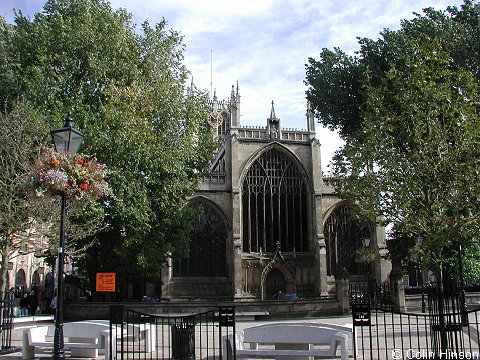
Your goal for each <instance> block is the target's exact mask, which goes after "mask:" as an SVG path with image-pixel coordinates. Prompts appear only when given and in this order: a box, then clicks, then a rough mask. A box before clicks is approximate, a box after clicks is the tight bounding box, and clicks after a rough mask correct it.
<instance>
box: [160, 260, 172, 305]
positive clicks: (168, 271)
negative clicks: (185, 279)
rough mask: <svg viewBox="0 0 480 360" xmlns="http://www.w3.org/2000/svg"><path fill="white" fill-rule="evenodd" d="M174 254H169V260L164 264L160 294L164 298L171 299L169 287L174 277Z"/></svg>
mask: <svg viewBox="0 0 480 360" xmlns="http://www.w3.org/2000/svg"><path fill="white" fill-rule="evenodd" d="M172 271H173V267H172V254H168V255H167V262H166V264H164V265H163V266H162V275H161V278H162V285H161V289H160V296H161V298H162V299H170V293H169V291H168V290H169V287H168V285H169V284H170V280H171V279H172Z"/></svg>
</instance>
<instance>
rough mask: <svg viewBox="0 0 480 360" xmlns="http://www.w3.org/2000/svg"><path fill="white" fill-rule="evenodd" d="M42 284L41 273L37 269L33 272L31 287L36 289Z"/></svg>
mask: <svg viewBox="0 0 480 360" xmlns="http://www.w3.org/2000/svg"><path fill="white" fill-rule="evenodd" d="M39 286H40V274H39V273H38V271H37V270H35V271H34V272H33V274H32V282H31V288H32V290H33V289H36V288H38V287H39Z"/></svg>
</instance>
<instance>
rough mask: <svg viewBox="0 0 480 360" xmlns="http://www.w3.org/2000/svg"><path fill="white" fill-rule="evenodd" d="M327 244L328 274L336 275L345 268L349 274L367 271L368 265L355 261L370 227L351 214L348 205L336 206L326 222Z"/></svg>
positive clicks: (368, 235)
mask: <svg viewBox="0 0 480 360" xmlns="http://www.w3.org/2000/svg"><path fill="white" fill-rule="evenodd" d="M324 233H325V242H326V245H327V274H328V275H332V276H335V275H337V273H338V272H339V271H343V270H345V271H346V272H347V274H349V275H361V274H365V273H366V272H367V270H366V265H365V264H361V263H357V262H355V253H356V251H357V250H358V249H360V248H361V247H362V246H363V243H362V240H363V239H365V238H366V237H370V232H369V230H368V227H365V226H364V227H361V226H359V225H358V223H357V222H355V221H354V219H353V218H352V216H351V215H350V209H349V208H348V206H347V205H341V206H339V207H338V208H336V209H335V210H334V211H333V212H332V214H331V215H330V217H329V218H328V219H327V221H326V223H325V230H324Z"/></svg>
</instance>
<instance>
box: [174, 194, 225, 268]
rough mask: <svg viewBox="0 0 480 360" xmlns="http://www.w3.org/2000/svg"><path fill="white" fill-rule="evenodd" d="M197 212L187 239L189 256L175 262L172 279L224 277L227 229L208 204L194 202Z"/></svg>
mask: <svg viewBox="0 0 480 360" xmlns="http://www.w3.org/2000/svg"><path fill="white" fill-rule="evenodd" d="M191 206H192V207H193V208H194V209H195V211H196V217H195V222H194V224H193V227H192V232H191V236H190V247H189V254H188V256H187V257H186V258H184V259H181V260H175V261H174V264H173V276H174V277H223V276H226V275H227V274H226V272H227V267H226V239H227V235H228V234H227V227H226V225H225V223H224V222H223V221H222V219H221V218H220V217H219V215H218V213H217V212H216V211H215V210H214V209H213V208H212V207H211V206H209V205H208V204H205V203H202V202H196V203H194V204H192V205H191Z"/></svg>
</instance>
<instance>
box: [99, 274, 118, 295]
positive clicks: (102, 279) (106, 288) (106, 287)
mask: <svg viewBox="0 0 480 360" xmlns="http://www.w3.org/2000/svg"><path fill="white" fill-rule="evenodd" d="M95 290H96V291H97V292H115V273H97V277H96V286H95Z"/></svg>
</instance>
